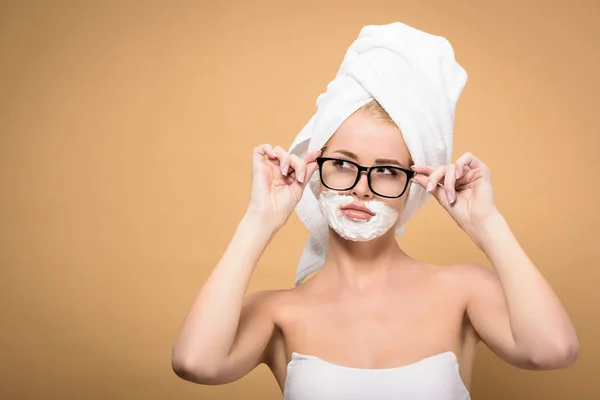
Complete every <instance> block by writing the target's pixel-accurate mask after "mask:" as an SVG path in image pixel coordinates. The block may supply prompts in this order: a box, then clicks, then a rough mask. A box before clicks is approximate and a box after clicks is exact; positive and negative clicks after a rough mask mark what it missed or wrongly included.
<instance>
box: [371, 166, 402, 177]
mask: <svg viewBox="0 0 600 400" xmlns="http://www.w3.org/2000/svg"><path fill="white" fill-rule="evenodd" d="M375 173H376V174H377V175H392V176H395V175H398V171H396V170H395V169H392V168H387V167H377V168H375Z"/></svg>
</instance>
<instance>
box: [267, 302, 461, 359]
mask: <svg viewBox="0 0 600 400" xmlns="http://www.w3.org/2000/svg"><path fill="white" fill-rule="evenodd" d="M463 315H464V307H463V306H462V305H461V303H460V301H458V300H457V299H456V298H447V297H445V296H443V295H440V293H437V294H435V293H431V295H428V294H427V293H423V292H421V293H419V292H417V291H415V292H410V291H408V292H406V293H403V294H392V295H387V296H373V297H366V298H364V299H352V300H339V299H336V300H331V299H323V300H321V301H319V300H318V299H317V300H314V299H311V300H308V301H306V302H303V303H300V304H298V305H296V306H294V307H293V309H291V310H288V312H286V313H284V314H283V316H282V318H280V319H279V321H278V324H279V327H280V330H281V332H282V334H283V339H284V342H285V352H286V353H287V356H288V358H289V355H290V354H291V353H292V352H297V353H301V354H308V355H315V356H318V357H320V358H323V359H327V360H328V361H331V362H333V363H337V364H340V365H348V366H353V367H358V368H391V367H396V366H400V365H406V364H410V363H412V362H415V361H417V360H419V359H422V358H424V357H427V356H429V355H434V354H438V353H442V352H444V351H448V350H451V351H454V352H459V351H460V350H461V340H462V336H463V325H464V321H463Z"/></svg>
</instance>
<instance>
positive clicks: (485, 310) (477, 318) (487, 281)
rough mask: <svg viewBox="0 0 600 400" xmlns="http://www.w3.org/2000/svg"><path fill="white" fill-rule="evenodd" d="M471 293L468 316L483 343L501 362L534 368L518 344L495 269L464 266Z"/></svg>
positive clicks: (467, 284) (469, 292) (464, 279)
mask: <svg viewBox="0 0 600 400" xmlns="http://www.w3.org/2000/svg"><path fill="white" fill-rule="evenodd" d="M461 269H462V274H461V275H462V279H461V280H462V281H463V283H464V284H466V290H467V293H468V299H467V316H468V318H469V321H470V323H471V325H472V326H473V328H474V329H475V332H477V335H478V336H479V337H480V338H481V340H482V341H483V342H484V343H485V344H486V345H487V346H488V347H489V348H490V349H491V350H492V351H493V352H494V353H495V354H496V355H497V356H499V357H500V358H501V359H503V360H504V361H506V362H508V363H510V364H512V365H514V366H517V367H520V368H532V367H533V366H532V364H531V362H530V360H529V358H528V357H527V356H526V355H524V354H522V353H521V352H520V351H519V349H518V348H517V346H516V344H515V339H514V336H513V333H512V330H511V325H510V318H509V313H508V306H507V303H506V298H505V296H504V291H503V289H502V285H501V284H500V279H499V278H498V275H497V274H496V272H495V271H494V270H493V269H490V268H486V267H483V266H480V265H476V264H467V265H463V266H461Z"/></svg>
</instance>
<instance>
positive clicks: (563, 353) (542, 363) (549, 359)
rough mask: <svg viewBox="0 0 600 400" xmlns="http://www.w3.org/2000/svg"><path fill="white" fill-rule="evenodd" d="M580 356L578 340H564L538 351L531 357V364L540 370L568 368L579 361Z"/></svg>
mask: <svg viewBox="0 0 600 400" xmlns="http://www.w3.org/2000/svg"><path fill="white" fill-rule="evenodd" d="M578 356H579V342H578V341H577V339H573V340H564V341H562V342H559V343H556V344H554V345H552V346H548V347H547V348H546V349H541V351H538V353H537V354H535V355H534V356H532V357H531V364H533V366H534V367H535V369H539V370H549V369H560V368H567V367H570V366H571V365H573V364H574V363H575V361H577V357H578Z"/></svg>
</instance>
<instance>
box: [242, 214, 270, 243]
mask: <svg viewBox="0 0 600 400" xmlns="http://www.w3.org/2000/svg"><path fill="white" fill-rule="evenodd" d="M239 226H240V227H241V228H242V229H248V230H249V231H251V232H253V233H254V234H257V235H263V236H265V235H266V236H268V237H273V236H274V235H275V234H276V233H277V232H278V231H279V229H280V227H279V226H277V225H276V224H274V223H273V218H272V217H271V216H268V215H265V214H264V213H259V212H253V211H251V210H248V211H246V214H244V216H243V217H242V219H241V221H240V223H239Z"/></svg>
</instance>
